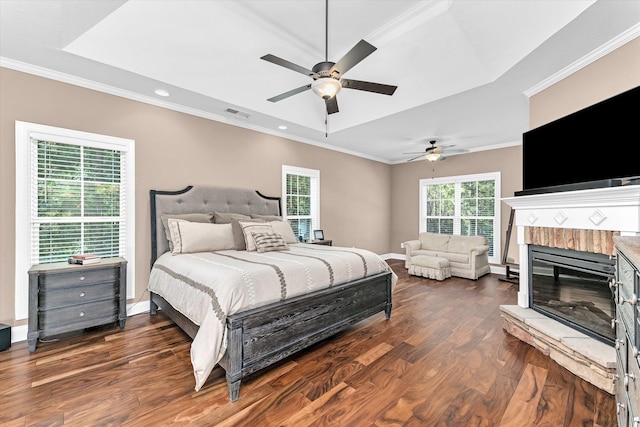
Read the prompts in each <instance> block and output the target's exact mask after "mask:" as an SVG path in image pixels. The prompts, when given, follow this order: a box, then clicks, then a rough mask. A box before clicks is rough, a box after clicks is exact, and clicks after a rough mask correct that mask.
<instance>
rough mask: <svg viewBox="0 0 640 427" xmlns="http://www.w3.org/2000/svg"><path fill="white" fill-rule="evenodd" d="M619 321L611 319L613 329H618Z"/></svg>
mask: <svg viewBox="0 0 640 427" xmlns="http://www.w3.org/2000/svg"><path fill="white" fill-rule="evenodd" d="M617 322H618V321H617V320H616V319H611V329H615V328H616V323H617Z"/></svg>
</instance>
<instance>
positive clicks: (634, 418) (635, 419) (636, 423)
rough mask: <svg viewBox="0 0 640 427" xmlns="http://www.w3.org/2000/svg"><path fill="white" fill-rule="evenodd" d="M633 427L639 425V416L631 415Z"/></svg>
mask: <svg viewBox="0 0 640 427" xmlns="http://www.w3.org/2000/svg"><path fill="white" fill-rule="evenodd" d="M633 427H640V417H633Z"/></svg>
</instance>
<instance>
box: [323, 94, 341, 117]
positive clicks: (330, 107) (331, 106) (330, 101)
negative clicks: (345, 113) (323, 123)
mask: <svg viewBox="0 0 640 427" xmlns="http://www.w3.org/2000/svg"><path fill="white" fill-rule="evenodd" d="M325 104H326V105H327V114H333V113H337V112H338V97H336V96H334V97H332V98H327V99H326V100H325Z"/></svg>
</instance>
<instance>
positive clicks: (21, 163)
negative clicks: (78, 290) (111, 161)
mask: <svg viewBox="0 0 640 427" xmlns="http://www.w3.org/2000/svg"><path fill="white" fill-rule="evenodd" d="M15 139H16V145H15V148H16V205H15V215H16V219H15V221H16V224H15V225H16V228H15V232H16V236H15V271H14V274H15V319H16V320H21V319H26V318H27V317H28V315H29V278H28V275H27V271H28V270H29V268H31V264H30V259H31V221H30V218H31V215H30V214H31V191H32V190H33V189H37V186H36V187H34V184H33V183H32V182H31V177H32V171H31V165H32V156H33V155H37V153H34V151H33V150H31V139H50V140H54V141H58V142H63V143H65V142H66V143H72V144H74V143H75V144H78V142H80V141H82V144H83V145H90V146H92V147H97V148H105V149H116V150H119V151H123V152H125V153H126V157H127V159H126V162H125V166H124V172H125V174H126V176H127V186H128V191H127V194H126V204H127V211H126V235H127V238H126V242H125V246H126V253H127V254H128V257H127V298H134V297H135V280H134V279H135V150H134V146H135V141H134V140H132V139H125V138H119V137H114V136H108V135H100V134H95V133H89V132H83V131H77V130H72V129H64V128H58V127H54V126H47V125H41V124H37V123H29V122H22V121H17V120H16V122H15ZM35 191H37V190H35Z"/></svg>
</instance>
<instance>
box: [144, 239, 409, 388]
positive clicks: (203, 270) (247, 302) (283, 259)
mask: <svg viewBox="0 0 640 427" xmlns="http://www.w3.org/2000/svg"><path fill="white" fill-rule="evenodd" d="M385 271H392V270H391V269H390V268H389V266H388V265H387V263H386V262H385V261H384V260H383V259H382V258H380V257H379V256H378V255H376V254H375V253H373V252H370V251H367V250H364V249H357V248H343V247H336V246H324V245H312V244H303V243H298V244H292V245H289V250H285V251H277V252H264V253H258V252H253V251H252V252H249V251H232V250H231V251H219V252H200V253H194V254H181V255H171V253H165V254H163V255H162V256H160V257H159V258H158V260H157V261H156V263H155V264H154V267H153V269H152V270H151V275H150V278H149V290H150V291H152V292H154V293H156V294H158V295H160V296H161V297H163V298H164V299H165V300H167V301H168V302H170V303H171V305H172V306H173V307H174V308H175V309H176V310H178V311H180V312H181V313H182V314H184V315H185V316H186V317H188V318H189V319H190V320H191V321H192V322H193V323H195V324H197V325H199V326H200V328H199V330H198V333H197V334H196V336H195V338H194V340H193V343H192V344H191V363H192V365H193V372H194V375H195V379H196V386H195V389H196V391H198V390H200V388H201V387H202V385H203V384H204V383H205V381H206V380H207V378H208V376H209V374H210V373H211V371H212V370H213V368H214V367H215V365H216V364H217V363H218V362H219V361H220V359H221V358H222V356H223V355H224V352H225V350H226V337H225V332H226V328H225V322H226V318H227V316H228V315H230V314H234V313H237V312H240V311H243V310H247V309H251V308H255V307H257V306H260V305H265V304H269V303H272V302H276V301H281V300H284V299H287V298H291V297H293V296H296V295H301V294H305V293H308V292H312V291H315V290H318V289H322V288H326V287H329V286H333V285H338V284H341V283H346V282H349V281H351V280H356V279H359V278H362V277H365V276H369V275H374V274H377V273H381V272H385ZM392 273H393V272H392ZM396 281H397V276H396V275H395V274H392V283H393V285H394V286H395V283H396Z"/></svg>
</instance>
